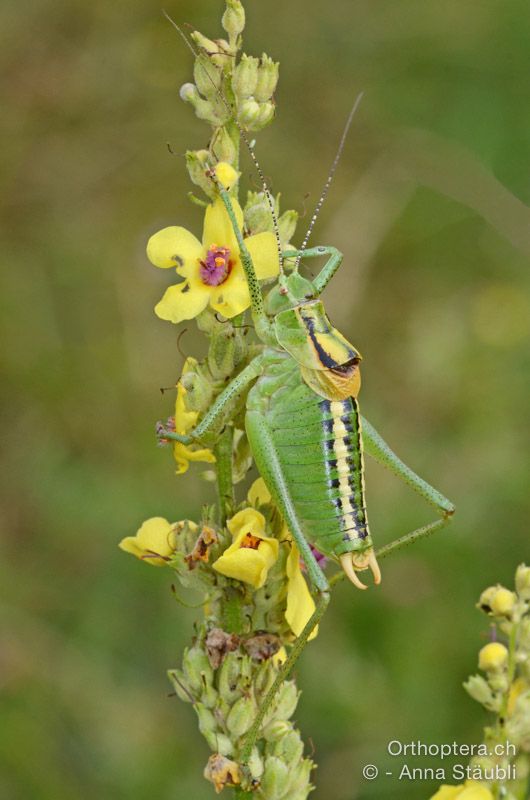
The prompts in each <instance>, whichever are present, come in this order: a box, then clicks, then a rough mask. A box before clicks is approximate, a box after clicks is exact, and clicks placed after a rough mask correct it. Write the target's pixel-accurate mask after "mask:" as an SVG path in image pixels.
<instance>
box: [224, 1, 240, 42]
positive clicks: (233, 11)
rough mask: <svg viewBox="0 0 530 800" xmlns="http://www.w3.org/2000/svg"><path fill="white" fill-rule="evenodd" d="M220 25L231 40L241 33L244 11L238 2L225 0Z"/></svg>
mask: <svg viewBox="0 0 530 800" xmlns="http://www.w3.org/2000/svg"><path fill="white" fill-rule="evenodd" d="M221 25H222V26H223V28H224V30H225V31H226V32H227V34H228V35H229V36H230V38H231V39H234V40H235V39H237V37H238V36H239V35H240V34H241V33H243V30H244V28H245V9H244V8H243V6H242V5H241V2H240V0H226V10H225V12H224V14H223V16H222V19H221Z"/></svg>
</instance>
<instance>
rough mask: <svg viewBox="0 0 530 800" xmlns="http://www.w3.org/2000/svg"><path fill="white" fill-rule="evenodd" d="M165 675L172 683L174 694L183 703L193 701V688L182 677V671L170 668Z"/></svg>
mask: <svg viewBox="0 0 530 800" xmlns="http://www.w3.org/2000/svg"><path fill="white" fill-rule="evenodd" d="M167 676H168V678H169V680H170V681H171V683H172V684H173V688H174V689H175V694H176V695H177V697H178V698H179V700H182V701H183V702H184V703H193V702H194V701H195V698H194V696H193V690H192V688H191V686H190V684H189V683H188V681H187V680H186V678H185V677H184V673H183V672H182V670H180V669H170V670H168V673H167Z"/></svg>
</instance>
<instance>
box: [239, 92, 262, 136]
mask: <svg viewBox="0 0 530 800" xmlns="http://www.w3.org/2000/svg"><path fill="white" fill-rule="evenodd" d="M259 114H260V106H259V103H257V102H256V101H255V100H254V98H253V97H251V98H248V100H244V101H243V102H242V103H241V105H240V106H239V112H238V119H239V123H240V125H242V126H243V127H245V128H249V129H251V130H254V126H255V125H257V124H258V123H259Z"/></svg>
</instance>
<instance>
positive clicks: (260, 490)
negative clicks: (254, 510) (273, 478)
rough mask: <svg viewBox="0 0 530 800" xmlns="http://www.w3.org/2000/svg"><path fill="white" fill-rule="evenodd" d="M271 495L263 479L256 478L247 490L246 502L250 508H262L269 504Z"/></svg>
mask: <svg viewBox="0 0 530 800" xmlns="http://www.w3.org/2000/svg"><path fill="white" fill-rule="evenodd" d="M271 499H272V498H271V494H270V492H269V490H268V489H267V486H266V484H265V481H264V480H263V478H256V480H255V481H254V483H253V484H252V486H251V487H250V489H249V490H248V494H247V500H248V502H249V503H250V505H251V506H263V505H265V503H270V502H271Z"/></svg>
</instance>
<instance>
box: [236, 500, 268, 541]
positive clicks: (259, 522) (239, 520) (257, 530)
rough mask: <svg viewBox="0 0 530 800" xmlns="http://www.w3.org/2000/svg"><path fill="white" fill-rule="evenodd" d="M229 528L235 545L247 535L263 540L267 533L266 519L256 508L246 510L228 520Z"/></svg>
mask: <svg viewBox="0 0 530 800" xmlns="http://www.w3.org/2000/svg"><path fill="white" fill-rule="evenodd" d="M227 528H228V530H229V531H230V533H231V534H232V537H233V539H234V544H237V541H238V537H239V539H241V538H242V537H243V536H244V535H245V534H246V533H251V534H252V535H253V536H258V537H259V538H260V539H262V538H263V536H264V533H265V517H264V516H263V514H260V512H259V511H256V509H255V508H244V509H243V510H242V511H238V512H237V514H234V516H233V517H231V518H230V519H229V520H228V522H227Z"/></svg>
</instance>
